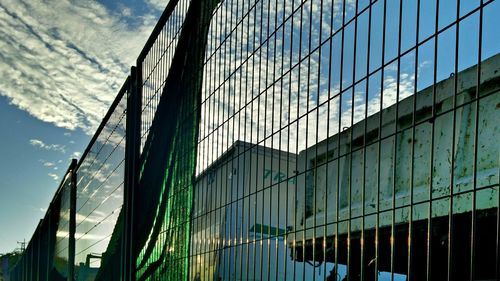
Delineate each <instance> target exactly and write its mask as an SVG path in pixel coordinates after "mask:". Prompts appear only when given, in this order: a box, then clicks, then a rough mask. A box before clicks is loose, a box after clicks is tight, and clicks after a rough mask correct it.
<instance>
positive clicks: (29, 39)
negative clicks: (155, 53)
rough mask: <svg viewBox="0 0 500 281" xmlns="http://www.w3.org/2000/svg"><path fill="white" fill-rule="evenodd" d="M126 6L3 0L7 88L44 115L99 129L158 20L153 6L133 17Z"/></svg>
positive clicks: (0, 40)
mask: <svg viewBox="0 0 500 281" xmlns="http://www.w3.org/2000/svg"><path fill="white" fill-rule="evenodd" d="M153 2H154V3H157V5H159V3H160V1H153ZM127 9H128V10H127ZM123 11H124V12H123V13H114V12H110V11H108V10H107V9H106V7H104V6H103V5H102V4H100V3H98V2H95V1H72V0H57V1H56V0H50V1H25V0H5V1H2V2H1V3H0V48H1V50H2V52H1V53H0V95H2V96H6V97H7V98H8V100H9V102H10V103H11V104H13V105H15V106H17V107H19V108H20V109H23V110H25V111H27V112H28V113H29V114H31V115H32V116H34V117H36V118H38V119H40V120H42V121H45V122H49V123H52V124H54V125H56V126H58V127H61V128H66V129H70V130H74V129H77V128H80V129H83V130H84V131H85V132H87V133H88V134H92V133H93V132H94V131H95V128H96V127H97V126H98V124H99V123H100V120H101V119H102V117H103V116H104V113H105V112H106V110H107V108H108V107H109V105H110V104H111V102H112V100H113V99H114V97H115V96H116V94H117V92H118V90H119V88H120V86H121V84H122V83H123V82H124V80H125V77H126V76H127V74H128V71H129V67H130V65H132V64H133V63H134V60H135V58H136V56H137V55H138V53H139V51H140V50H141V48H142V46H143V45H144V42H145V41H146V38H147V36H148V35H149V33H150V31H151V30H152V28H153V26H154V24H155V22H156V18H155V16H153V14H152V12H153V11H156V10H155V9H153V8H151V14H147V13H146V14H144V15H142V16H137V17H134V18H133V19H132V18H131V17H128V16H127V14H130V8H128V7H123ZM127 11H128V12H127Z"/></svg>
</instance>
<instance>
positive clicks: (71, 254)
mask: <svg viewBox="0 0 500 281" xmlns="http://www.w3.org/2000/svg"><path fill="white" fill-rule="evenodd" d="M77 163H78V162H77V160H76V159H72V160H71V165H70V168H69V173H70V176H71V179H70V181H71V184H70V192H69V240H68V243H69V245H68V281H73V280H75V242H76V241H75V232H76V166H77Z"/></svg>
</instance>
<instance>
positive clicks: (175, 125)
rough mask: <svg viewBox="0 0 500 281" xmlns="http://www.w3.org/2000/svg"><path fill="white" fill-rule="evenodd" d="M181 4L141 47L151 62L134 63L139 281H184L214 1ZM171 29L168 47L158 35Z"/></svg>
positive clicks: (168, 12)
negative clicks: (139, 108) (139, 104)
mask: <svg viewBox="0 0 500 281" xmlns="http://www.w3.org/2000/svg"><path fill="white" fill-rule="evenodd" d="M187 3H188V2H184V1H172V2H170V3H169V5H168V6H167V9H166V11H165V12H164V16H162V19H161V20H160V22H159V23H158V25H157V27H156V28H155V31H153V35H152V37H151V38H153V39H150V40H153V41H150V42H154V43H151V44H149V43H148V44H147V45H146V48H145V50H146V52H147V55H145V56H144V57H145V58H149V59H146V60H144V61H141V59H142V58H143V56H142V55H141V57H140V58H139V61H138V69H139V73H140V75H142V79H146V80H145V84H143V86H142V88H141V91H140V94H141V95H142V101H143V106H144V107H145V108H147V109H148V110H147V111H143V112H142V114H141V121H142V125H141V126H142V127H141V128H142V129H141V132H142V133H143V135H142V136H141V137H142V142H143V150H142V155H141V159H140V161H141V162H140V166H141V168H140V173H139V183H138V187H137V189H136V191H135V192H136V196H135V198H134V201H135V202H134V220H135V222H134V230H133V232H134V243H135V249H134V250H135V253H134V255H135V256H134V257H135V258H136V264H135V266H136V276H135V277H136V279H137V280H186V279H187V278H188V267H189V262H188V261H189V247H190V245H189V244H190V243H189V242H190V226H191V224H190V218H191V209H192V191H193V182H192V180H193V175H194V171H195V165H196V161H195V159H196V149H197V142H196V140H197V133H198V124H199V118H200V116H199V104H200V93H201V81H202V77H203V76H202V69H203V55H204V50H205V48H204V47H205V44H206V34H207V31H208V23H209V21H210V18H211V16H212V11H213V9H214V7H215V6H216V2H215V1H192V2H191V4H190V5H189V7H188V6H187ZM176 10H180V11H182V13H181V14H183V15H185V20H184V21H183V22H180V23H179V24H177V21H179V19H178V18H177V17H176V16H175V14H174V13H172V12H171V11H176ZM172 25H173V26H174V27H175V28H178V30H177V29H176V30H177V31H175V30H174V31H175V32H177V33H178V34H177V35H176V36H177V38H176V39H175V40H174V44H176V46H171V48H173V49H168V45H164V43H162V42H163V40H164V39H162V38H163V37H164V36H165V34H164V30H166V31H165V32H167V34H166V36H167V39H168V38H169V36H171V35H168V30H170V29H169V28H170V26H172ZM160 30H161V32H160ZM162 32H163V33H162ZM174 34H175V33H174ZM167 42H168V41H167ZM165 48H166V49H165ZM173 50H175V53H174V52H173ZM165 57H166V58H167V61H169V62H168V63H166V64H165V63H164V62H163V60H164V58H165ZM151 65H152V66H153V67H151ZM148 69H150V70H148ZM144 71H146V72H144ZM150 72H151V75H149V76H145V73H150ZM158 74H160V75H158ZM155 79H156V80H155ZM148 81H149V82H148ZM151 83H152V84H151ZM151 87H153V88H152V90H151ZM148 112H150V113H151V116H150V117H148V114H149V113H148ZM167 120H168V122H166V121H167ZM144 129H147V131H146V134H145V135H144Z"/></svg>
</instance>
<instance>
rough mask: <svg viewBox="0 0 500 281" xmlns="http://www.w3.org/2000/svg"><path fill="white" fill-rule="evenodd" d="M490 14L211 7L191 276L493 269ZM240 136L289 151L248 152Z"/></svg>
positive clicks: (495, 134)
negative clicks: (239, 148) (270, 156)
mask: <svg viewBox="0 0 500 281" xmlns="http://www.w3.org/2000/svg"><path fill="white" fill-rule="evenodd" d="M498 11H500V1H498V0H496V1H463V0H462V1H452V0H441V1H430V0H420V1H417V0H403V1H399V0H378V1H369V0H364V1H363V0H359V1H354V0H353V1H332V0H323V1H319V0H312V1H288V0H278V1H265V0H259V1H242V0H228V1H222V2H221V3H220V4H219V6H218V7H217V9H216V11H215V13H214V16H213V19H212V21H211V26H210V31H209V35H208V36H209V37H208V46H207V50H206V55H205V59H206V60H205V65H204V79H203V82H204V86H203V93H202V105H201V113H202V115H201V119H202V120H201V124H200V131H199V132H200V133H199V134H200V135H199V140H198V159H197V175H198V178H197V185H196V187H195V192H194V207H193V221H192V225H193V226H192V234H191V235H192V236H191V239H192V240H191V247H192V248H191V260H190V280H377V279H378V280H391V279H393V280H462V279H463V280H493V279H498V278H499V276H498V275H497V274H498V266H499V263H500V261H499V257H498V249H499V244H498V243H499V242H498V235H499V233H498V231H499V230H498V229H499V220H498V218H499V215H498V202H499V191H498V189H499V161H500V160H499V158H500V152H499V146H500V144H499V141H498V140H499V139H500V126H499V125H498V124H497V122H496V121H495V120H498V118H499V117H500V56H499V53H500V37H499V36H498V34H497V31H496V29H497V28H498V26H500V18H499V17H498ZM238 141H244V142H246V143H250V144H251V147H254V148H255V149H257V148H258V147H267V148H272V149H274V151H277V152H276V154H277V155H279V154H280V153H289V154H290V155H296V160H295V157H293V158H294V160H293V161H291V160H290V161H278V162H275V161H270V160H269V161H265V160H264V159H266V156H264V155H260V156H255V157H257V158H258V157H261V159H263V160H262V161H261V162H255V163H251V162H249V161H248V159H252V157H254V156H249V155H250V151H251V149H248V152H240V153H234V149H233V147H234V145H235V143H238ZM279 151H281V152H279ZM274 157H277V156H276V155H275V156H274ZM285 167H286V168H285ZM221 169H222V170H221ZM242 170H243V171H245V172H244V173H252V172H253V173H255V174H253V176H250V177H248V178H249V179H248V180H246V177H245V176H243V175H244V173H243V172H241V171H242ZM234 177H239V179H236V180H235V179H234ZM243 179H245V180H243ZM271 179H272V180H271ZM292 183H293V184H292ZM285 206H286V207H285ZM344 278H346V279H344Z"/></svg>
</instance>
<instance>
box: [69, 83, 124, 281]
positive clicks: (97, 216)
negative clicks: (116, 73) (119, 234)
mask: <svg viewBox="0 0 500 281" xmlns="http://www.w3.org/2000/svg"><path fill="white" fill-rule="evenodd" d="M126 101H127V98H126V95H124V92H123V91H121V92H120V94H119V95H118V97H117V100H116V101H115V102H116V107H112V108H111V109H110V112H111V115H109V116H108V117H106V118H108V119H106V118H105V119H104V120H103V125H102V127H101V128H100V129H99V130H98V131H97V132H96V135H95V137H94V139H93V142H91V143H90V144H89V148H88V153H87V154H85V155H84V156H83V158H82V159H81V160H80V162H79V166H78V170H77V204H76V233H75V239H76V253H75V254H76V256H75V263H76V268H75V280H93V278H95V275H96V274H97V271H98V269H99V267H100V265H101V259H102V258H103V255H105V254H106V250H107V248H108V244H109V242H110V238H111V235H112V233H113V231H114V229H115V224H116V221H117V218H118V215H119V213H120V210H121V207H122V204H123V181H124V165H125V163H124V161H125V122H126V118H125V116H126V103H127V102H126Z"/></svg>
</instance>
